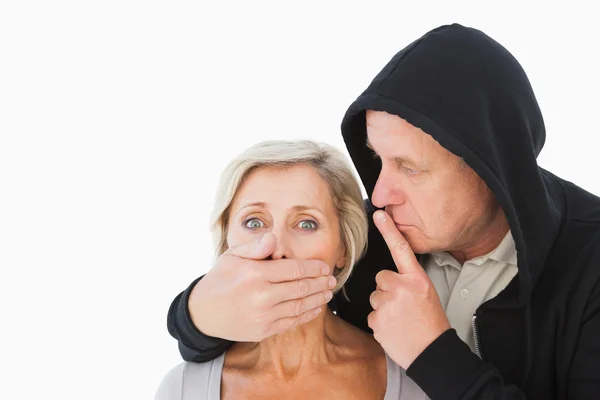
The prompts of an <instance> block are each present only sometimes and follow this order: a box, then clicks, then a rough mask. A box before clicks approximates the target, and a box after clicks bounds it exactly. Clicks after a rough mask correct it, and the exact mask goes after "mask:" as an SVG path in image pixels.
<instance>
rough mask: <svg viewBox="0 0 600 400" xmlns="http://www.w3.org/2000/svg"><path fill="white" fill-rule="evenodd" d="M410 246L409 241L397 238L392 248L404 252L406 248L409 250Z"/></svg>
mask: <svg viewBox="0 0 600 400" xmlns="http://www.w3.org/2000/svg"><path fill="white" fill-rule="evenodd" d="M408 248H409V246H408V242H407V241H406V240H402V239H397V240H396V241H395V242H394V243H393V244H392V249H393V250H395V251H397V252H399V253H402V252H404V251H406V250H408Z"/></svg>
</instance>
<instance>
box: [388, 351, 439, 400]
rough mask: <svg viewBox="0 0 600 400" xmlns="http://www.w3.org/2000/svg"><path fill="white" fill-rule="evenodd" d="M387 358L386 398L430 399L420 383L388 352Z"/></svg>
mask: <svg viewBox="0 0 600 400" xmlns="http://www.w3.org/2000/svg"><path fill="white" fill-rule="evenodd" d="M385 358H386V362H387V389H386V392H385V398H384V400H402V399H411V400H412V399H416V400H427V399H429V398H428V397H427V395H426V394H425V392H423V390H422V389H421V388H420V387H419V385H417V384H416V383H415V381H413V380H412V379H411V378H410V377H409V376H408V375H407V374H406V370H405V369H404V368H402V367H401V366H399V365H398V364H396V362H395V361H394V360H392V358H391V357H390V356H389V355H388V354H387V353H386V354H385Z"/></svg>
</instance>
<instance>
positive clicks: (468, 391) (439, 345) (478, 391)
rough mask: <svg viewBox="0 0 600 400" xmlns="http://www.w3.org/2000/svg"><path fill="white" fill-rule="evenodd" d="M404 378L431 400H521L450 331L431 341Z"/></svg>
mask: <svg viewBox="0 0 600 400" xmlns="http://www.w3.org/2000/svg"><path fill="white" fill-rule="evenodd" d="M406 374H407V375H408V376H409V377H410V378H412V379H413V380H414V381H415V382H416V383H417V385H419V386H420V387H421V389H423V391H425V393H427V396H429V397H430V398H431V400H438V399H444V400H450V399H456V400H458V399H461V400H467V399H468V400H475V399H494V400H496V399H503V400H509V399H511V400H512V399H525V395H524V394H523V392H521V390H520V389H519V388H518V387H516V386H515V385H509V384H506V383H504V380H503V379H502V376H501V375H500V372H499V371H498V370H497V369H496V368H494V366H493V365H492V364H489V363H486V362H483V361H481V359H479V357H477V356H476V355H475V354H473V352H471V349H470V348H469V346H468V345H467V344H466V343H465V342H463V341H462V340H460V338H459V337H458V335H457V334H456V331H455V330H454V329H449V330H447V331H446V332H444V333H442V335H440V337H438V338H437V339H436V340H434V341H433V343H431V344H430V345H429V347H427V348H426V349H425V350H424V351H423V353H421V354H420V355H419V356H418V357H417V359H416V360H415V361H413V363H412V364H411V365H410V367H409V368H408V370H406Z"/></svg>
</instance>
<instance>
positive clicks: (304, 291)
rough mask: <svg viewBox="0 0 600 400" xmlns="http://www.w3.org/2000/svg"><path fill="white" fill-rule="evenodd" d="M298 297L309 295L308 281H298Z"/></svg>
mask: <svg viewBox="0 0 600 400" xmlns="http://www.w3.org/2000/svg"><path fill="white" fill-rule="evenodd" d="M298 295H299V296H300V297H305V296H307V295H308V283H306V281H298Z"/></svg>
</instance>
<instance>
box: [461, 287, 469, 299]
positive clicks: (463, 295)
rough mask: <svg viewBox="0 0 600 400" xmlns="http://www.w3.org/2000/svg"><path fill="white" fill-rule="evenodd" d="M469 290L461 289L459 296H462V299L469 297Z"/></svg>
mask: <svg viewBox="0 0 600 400" xmlns="http://www.w3.org/2000/svg"><path fill="white" fill-rule="evenodd" d="M469 294H470V293H469V290H467V289H463V290H461V291H460V297H462V298H463V299H466V298H467V297H469Z"/></svg>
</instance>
